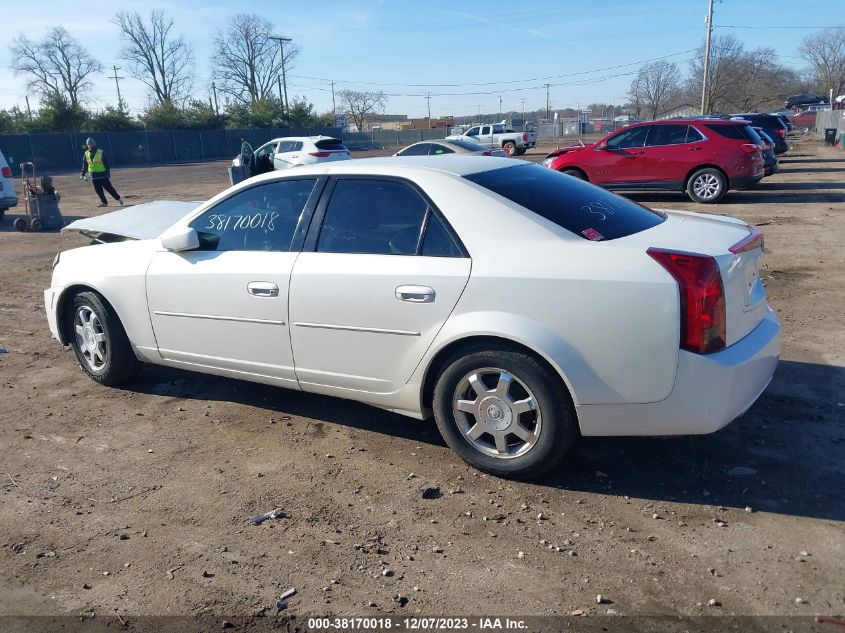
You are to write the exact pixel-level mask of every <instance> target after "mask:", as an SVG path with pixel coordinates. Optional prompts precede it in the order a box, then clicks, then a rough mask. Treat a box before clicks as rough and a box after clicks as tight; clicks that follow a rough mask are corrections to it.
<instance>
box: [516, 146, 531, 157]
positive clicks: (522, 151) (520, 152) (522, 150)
mask: <svg viewBox="0 0 845 633" xmlns="http://www.w3.org/2000/svg"><path fill="white" fill-rule="evenodd" d="M527 151H528V150H527V149H526V148H524V147H520V148H517V150H516V152H515V153H514V156H523V155H525V152H527Z"/></svg>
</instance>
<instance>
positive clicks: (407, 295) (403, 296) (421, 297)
mask: <svg viewBox="0 0 845 633" xmlns="http://www.w3.org/2000/svg"><path fill="white" fill-rule="evenodd" d="M435 296H436V293H435V292H434V288H429V287H428V286H398V287H397V288H396V298H397V299H399V301H407V302H408V303H433V302H434V297H435Z"/></svg>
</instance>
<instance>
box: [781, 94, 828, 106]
mask: <svg viewBox="0 0 845 633" xmlns="http://www.w3.org/2000/svg"><path fill="white" fill-rule="evenodd" d="M814 103H827V99H825V98H824V97H820V96H819V95H812V94H800V95H791V96H789V97H787V98H786V101H785V102H784V104H783V105H784V107H786V108H795V107H797V106H803V105H812V104H814Z"/></svg>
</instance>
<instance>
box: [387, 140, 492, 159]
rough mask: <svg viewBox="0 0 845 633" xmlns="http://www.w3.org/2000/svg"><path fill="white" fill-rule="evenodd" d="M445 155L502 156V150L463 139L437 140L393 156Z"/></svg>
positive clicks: (408, 148)
mask: <svg viewBox="0 0 845 633" xmlns="http://www.w3.org/2000/svg"><path fill="white" fill-rule="evenodd" d="M446 154H463V155H466V156H504V155H505V152H504V150H500V149H490V148H489V147H484V146H483V145H479V144H478V143H473V142H472V141H466V140H464V139H452V140H447V139H437V140H433V141H421V142H419V143H414V144H413V145H408V147H405V148H403V149H400V150H399V151H398V152H396V153H395V154H394V156H444V155H446Z"/></svg>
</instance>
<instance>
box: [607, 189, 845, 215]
mask: <svg viewBox="0 0 845 633" xmlns="http://www.w3.org/2000/svg"><path fill="white" fill-rule="evenodd" d="M785 184H786V185H787V186H786V187H783V188H781V186H780V185H778V184H776V183H772V184H771V187H772V188H771V189H769V188H768V183H764V184H761V185H758V186H757V187H755V188H754V189H746V190H743V191H730V192H728V193H727V194H726V195H725V197H724V198H722V200H721V204H722V205H724V204H772V203H779V204H804V203H807V202H826V203H830V204H836V203H840V202H845V186H843V185H838V184H835V183H829V182H826V183H785ZM817 184H818V185H819V186H818V187H815V185H817ZM796 185H797V186H796ZM828 188H830V189H838V191H831V192H830V193H820V192H816V191H814V190H813V189H828ZM619 193H621V192H619ZM624 196H625V197H626V198H629V199H631V200H633V201H634V202H639V203H640V204H644V205H646V206H651V207H657V206H658V205H659V207H660V208H667V209H671V208H673V204H677V203H678V202H684V203H689V198H687V197H686V196H684V195H683V194H680V193H677V194H676V193H655V192H651V191H643V192H635V191H626V192H624ZM720 207H721V205H718V204H717V205H699V207H697V208H696V210H698V211H702V212H705V213H714V214H716V215H719V214H721V215H724V214H725V212H724V211H722V210H720Z"/></svg>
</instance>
